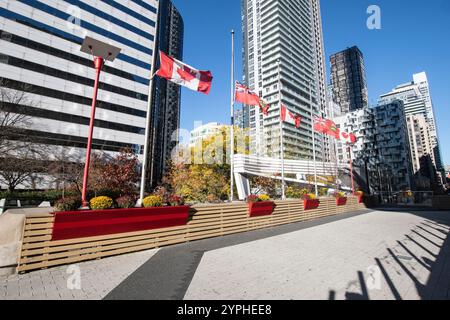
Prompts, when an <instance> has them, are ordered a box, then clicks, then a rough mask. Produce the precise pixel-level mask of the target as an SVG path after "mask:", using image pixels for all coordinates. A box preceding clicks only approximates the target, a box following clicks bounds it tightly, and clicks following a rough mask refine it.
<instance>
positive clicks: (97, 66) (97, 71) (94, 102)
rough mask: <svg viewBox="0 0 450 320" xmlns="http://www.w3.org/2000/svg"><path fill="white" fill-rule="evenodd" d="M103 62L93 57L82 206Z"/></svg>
mask: <svg viewBox="0 0 450 320" xmlns="http://www.w3.org/2000/svg"><path fill="white" fill-rule="evenodd" d="M103 64H104V60H103V58H101V57H95V58H94V66H95V83H94V96H93V98H92V107H91V120H90V122H89V134H88V142H87V150H86V161H85V163H84V175H83V191H82V194H81V202H82V204H83V207H87V206H88V202H87V198H86V194H87V185H88V178H89V165H90V162H91V148H92V134H93V132H94V122H95V108H96V105H97V95H98V83H99V80H100V73H101V71H102V68H103Z"/></svg>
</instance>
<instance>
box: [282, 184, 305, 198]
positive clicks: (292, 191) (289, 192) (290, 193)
mask: <svg viewBox="0 0 450 320" xmlns="http://www.w3.org/2000/svg"><path fill="white" fill-rule="evenodd" d="M308 192H309V191H308V189H305V188H303V189H301V188H299V187H295V186H289V187H287V188H286V197H288V198H292V199H302V198H303V196H305V195H306V194H308Z"/></svg>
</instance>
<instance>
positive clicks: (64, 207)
mask: <svg viewBox="0 0 450 320" xmlns="http://www.w3.org/2000/svg"><path fill="white" fill-rule="evenodd" d="M80 207H81V199H80V198H79V197H66V198H64V199H59V200H58V201H56V203H55V209H56V211H75V210H78V209H79V208H80Z"/></svg>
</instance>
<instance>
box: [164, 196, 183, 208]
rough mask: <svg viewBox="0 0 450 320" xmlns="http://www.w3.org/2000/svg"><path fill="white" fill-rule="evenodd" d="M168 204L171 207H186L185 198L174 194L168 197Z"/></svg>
mask: <svg viewBox="0 0 450 320" xmlns="http://www.w3.org/2000/svg"><path fill="white" fill-rule="evenodd" d="M167 203H168V204H169V205H171V206H182V205H184V198H183V197H181V196H178V195H176V194H172V195H170V196H168V198H167Z"/></svg>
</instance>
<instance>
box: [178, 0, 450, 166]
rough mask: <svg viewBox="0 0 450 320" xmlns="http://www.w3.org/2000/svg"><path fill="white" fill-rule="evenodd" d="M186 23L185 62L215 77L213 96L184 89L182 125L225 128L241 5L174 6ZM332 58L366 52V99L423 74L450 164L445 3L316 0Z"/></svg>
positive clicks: (187, 0) (191, 0) (198, 0)
mask: <svg viewBox="0 0 450 320" xmlns="http://www.w3.org/2000/svg"><path fill="white" fill-rule="evenodd" d="M172 1H173V2H174V4H175V5H176V6H177V8H178V9H179V10H180V12H181V14H182V15H183V19H184V24H185V37H184V59H183V60H184V61H185V62H186V63H188V64H190V65H192V66H194V67H196V68H199V69H203V70H211V71H212V73H213V75H214V81H213V88H212V90H211V93H210V95H208V96H207V95H203V94H200V93H196V92H192V91H189V90H187V89H184V88H183V92H182V106H181V108H182V110H181V127H182V128H184V129H187V130H191V129H192V128H193V126H194V121H202V122H203V123H206V122H210V121H217V122H222V123H229V119H230V107H229V104H230V56H231V53H230V41H231V40H230V39H231V37H230V30H231V29H234V30H236V42H235V45H236V78H237V79H240V78H241V70H242V68H241V50H242V45H241V44H242V36H241V33H240V29H241V23H240V0H226V1H224V0H172ZM370 5H378V6H379V7H380V8H381V23H382V29H381V30H369V29H368V28H367V27H366V20H367V18H368V17H369V15H368V14H367V13H366V10H367V8H368V7H369V6H370ZM321 6H322V19H323V32H324V40H325V51H326V61H327V68H328V69H327V74H328V73H329V62H328V61H329V56H330V54H332V53H334V52H337V51H340V50H343V49H345V48H346V47H350V46H353V45H357V46H358V47H359V48H360V49H361V51H362V52H363V54H364V58H365V64H366V76H367V81H368V89H369V100H370V102H371V103H375V102H376V100H377V99H378V96H379V95H380V94H382V93H386V92H388V91H390V90H391V89H392V88H394V87H395V86H396V85H398V84H401V83H405V82H409V81H411V80H412V74H413V73H417V72H421V71H426V72H427V74H428V80H429V82H430V86H431V94H432V98H433V102H434V107H435V116H436V119H437V123H438V130H439V135H440V141H441V148H442V153H443V157H444V162H445V164H447V165H450V144H449V143H447V141H450V125H449V124H448V122H449V120H450V61H449V58H450V41H449V36H450V1H448V0H428V1H417V0H415V1H410V0H409V1H408V0H395V1H392V0H321Z"/></svg>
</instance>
